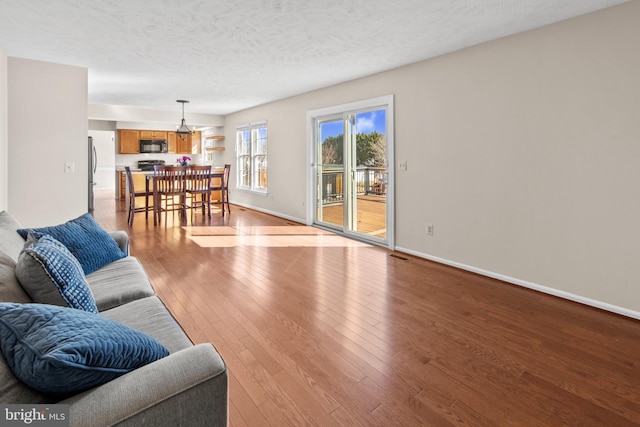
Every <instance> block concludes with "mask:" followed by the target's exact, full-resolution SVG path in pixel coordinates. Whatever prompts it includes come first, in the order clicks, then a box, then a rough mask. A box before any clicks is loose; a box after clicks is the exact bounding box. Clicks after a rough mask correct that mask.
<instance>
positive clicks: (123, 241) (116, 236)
mask: <svg viewBox="0 0 640 427" xmlns="http://www.w3.org/2000/svg"><path fill="white" fill-rule="evenodd" d="M109 234H110V235H111V237H113V240H115V241H116V243H118V246H120V250H121V251H122V252H124V253H125V254H127V256H129V234H127V232H126V231H122V230H118V231H110V232H109Z"/></svg>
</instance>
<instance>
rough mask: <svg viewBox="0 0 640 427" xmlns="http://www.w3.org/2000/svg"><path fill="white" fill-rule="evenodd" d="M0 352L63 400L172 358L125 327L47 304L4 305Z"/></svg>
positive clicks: (26, 378) (23, 375) (23, 376)
mask: <svg viewBox="0 0 640 427" xmlns="http://www.w3.org/2000/svg"><path fill="white" fill-rule="evenodd" d="M0 348H1V349H2V354H3V355H4V358H5V359H6V360H7V363H8V364H9V366H10V368H11V370H12V371H13V373H14V374H15V375H16V377H18V378H19V379H20V380H21V381H23V382H24V383H26V384H27V385H28V386H30V387H32V388H34V389H36V390H39V391H41V392H43V393H48V394H53V395H57V396H61V397H62V396H67V395H71V394H76V393H79V392H81V391H84V390H88V389H90V388H92V387H96V386H98V385H100V384H103V383H106V382H108V381H111V380H113V379H114V378H117V377H119V376H121V375H123V374H125V373H127V372H129V371H132V370H134V369H137V368H139V367H141V366H144V365H146V364H148V363H151V362H154V361H156V360H158V359H161V358H163V357H165V356H168V355H169V351H168V350H167V349H166V348H165V347H164V346H163V345H162V344H160V343H158V342H157V341H156V340H154V339H153V338H151V337H150V336H148V335H147V334H145V333H143V332H140V331H137V330H135V329H131V328H129V327H128V326H125V325H123V324H122V323H119V322H116V321H114V320H110V319H107V318H105V317H102V316H100V315H95V314H91V313H87V312H85V311H82V310H76V309H73V308H65V307H59V306H55V305H46V304H16V303H0Z"/></svg>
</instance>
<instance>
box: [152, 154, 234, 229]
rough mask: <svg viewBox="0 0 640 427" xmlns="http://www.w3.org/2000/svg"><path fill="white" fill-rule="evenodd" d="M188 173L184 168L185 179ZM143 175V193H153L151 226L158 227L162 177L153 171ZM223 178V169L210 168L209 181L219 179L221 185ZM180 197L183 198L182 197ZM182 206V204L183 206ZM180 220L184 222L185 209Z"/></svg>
mask: <svg viewBox="0 0 640 427" xmlns="http://www.w3.org/2000/svg"><path fill="white" fill-rule="evenodd" d="M187 171H188V168H187V167H185V179H188V175H186V172H187ZM144 174H145V175H146V177H145V191H146V192H147V193H148V192H150V191H151V192H152V193H153V225H158V224H159V223H160V214H161V211H160V197H159V194H158V180H160V179H162V178H163V176H162V175H157V174H156V173H155V171H148V172H144ZM223 178H224V167H216V166H213V167H212V168H211V181H213V180H214V179H219V180H220V183H222V180H223ZM181 197H185V196H184V195H183V196H181ZM145 204H146V205H145V206H146V207H148V206H149V200H148V198H145ZM183 206H184V204H183ZM180 215H181V218H182V220H183V221H186V217H187V215H186V209H184V208H183V210H182V211H181V212H180ZM223 215H224V210H223Z"/></svg>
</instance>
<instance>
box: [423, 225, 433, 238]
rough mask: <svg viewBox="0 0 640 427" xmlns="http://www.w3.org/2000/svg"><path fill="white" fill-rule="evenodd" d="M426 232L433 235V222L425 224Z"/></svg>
mask: <svg viewBox="0 0 640 427" xmlns="http://www.w3.org/2000/svg"><path fill="white" fill-rule="evenodd" d="M424 232H425V234H427V235H429V236H433V224H425V225H424Z"/></svg>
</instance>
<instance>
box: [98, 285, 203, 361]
mask: <svg viewBox="0 0 640 427" xmlns="http://www.w3.org/2000/svg"><path fill="white" fill-rule="evenodd" d="M100 315H101V316H104V317H107V318H109V319H113V320H116V321H118V322H121V323H124V324H125V325H127V326H129V327H131V328H134V329H137V330H139V331H142V332H144V333H146V334H149V335H150V336H152V337H153V338H155V339H156V340H158V342H160V343H161V344H162V345H164V346H165V347H166V348H167V349H168V350H169V351H170V352H171V353H175V352H176V351H179V350H183V349H185V348H188V347H191V346H192V345H193V344H192V342H191V341H190V340H189V337H187V335H186V334H185V332H184V331H183V330H182V327H181V326H180V324H178V322H176V320H175V319H174V318H173V316H171V313H170V312H169V310H167V308H166V307H165V306H164V304H163V303H162V301H161V300H160V298H158V297H157V296H152V297H148V298H143V299H140V300H136V301H132V302H130V303H128V304H124V305H121V306H119V307H115V308H112V309H111V310H106V311H103V312H101V313H100Z"/></svg>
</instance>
